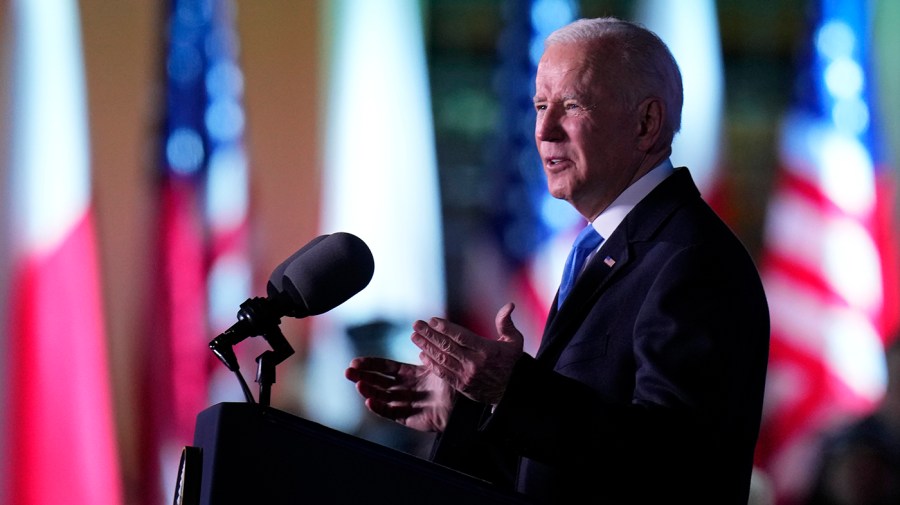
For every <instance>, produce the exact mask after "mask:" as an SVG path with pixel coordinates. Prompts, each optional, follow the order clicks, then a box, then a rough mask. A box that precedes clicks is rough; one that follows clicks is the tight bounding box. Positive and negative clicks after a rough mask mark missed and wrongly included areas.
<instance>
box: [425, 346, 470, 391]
mask: <svg viewBox="0 0 900 505" xmlns="http://www.w3.org/2000/svg"><path fill="white" fill-rule="evenodd" d="M419 359H420V360H422V365H423V366H424V367H425V368H427V369H428V370H429V371H430V372H431V373H433V374H434V375H436V376H437V377H440V379H441V380H443V381H444V382H446V383H447V384H449V385H450V387H452V388H453V389H458V388H459V385H460V383H461V379H460V376H459V373H458V371H457V370H454V369H452V368H449V367H447V366H446V365H444V364H441V363H438V362H437V361H436V360H435V359H434V358H432V357H431V356H429V355H428V354H426V353H425V352H422V353H419Z"/></svg>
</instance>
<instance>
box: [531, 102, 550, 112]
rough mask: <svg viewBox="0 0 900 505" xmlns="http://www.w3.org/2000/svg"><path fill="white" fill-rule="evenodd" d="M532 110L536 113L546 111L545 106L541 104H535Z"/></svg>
mask: <svg viewBox="0 0 900 505" xmlns="http://www.w3.org/2000/svg"><path fill="white" fill-rule="evenodd" d="M534 110H536V111H543V110H547V105H546V104H543V103H536V104H534Z"/></svg>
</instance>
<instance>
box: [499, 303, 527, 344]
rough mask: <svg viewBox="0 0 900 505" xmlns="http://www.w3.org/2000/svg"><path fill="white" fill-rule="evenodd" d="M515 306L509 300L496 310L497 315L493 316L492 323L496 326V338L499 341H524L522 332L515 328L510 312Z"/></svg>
mask: <svg viewBox="0 0 900 505" xmlns="http://www.w3.org/2000/svg"><path fill="white" fill-rule="evenodd" d="M515 308H516V304H515V303H513V302H509V303H507V304H506V305H504V306H503V307H501V308H500V310H499V311H497V316H496V317H495V318H494V325H495V326H496V327H497V335H499V337H498V339H497V340H500V341H501V342H524V341H525V337H523V336H522V332H520V331H519V329H518V328H516V325H515V323H513V320H512V313H513V310H515Z"/></svg>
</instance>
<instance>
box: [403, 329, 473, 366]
mask: <svg viewBox="0 0 900 505" xmlns="http://www.w3.org/2000/svg"><path fill="white" fill-rule="evenodd" d="M437 340H438V341H440V342H444V343H446V342H450V340H449V339H447V338H444V339H437ZM412 341H413V343H414V344H416V346H417V347H418V348H419V349H420V350H421V351H422V353H421V354H420V355H419V357H420V358H422V357H423V356H424V357H427V358H428V359H429V361H430V362H432V363H433V364H435V365H439V366H441V367H442V368H447V369H448V370H450V371H453V372H454V373H455V371H456V370H459V369H460V367H461V365H460V362H461V361H462V356H461V355H460V354H459V353H460V351H461V350H462V348H460V347H459V346H458V345H456V344H453V343H449V344H446V345H445V346H444V347H443V348H441V347H438V346H437V345H435V343H434V342H435V341H434V340H428V339H426V338H425V337H424V336H423V335H422V334H421V333H418V332H416V333H413V336H412ZM423 362H424V360H423Z"/></svg>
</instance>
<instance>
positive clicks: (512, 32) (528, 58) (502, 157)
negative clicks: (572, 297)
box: [465, 0, 584, 352]
mask: <svg viewBox="0 0 900 505" xmlns="http://www.w3.org/2000/svg"><path fill="white" fill-rule="evenodd" d="M577 14H578V8H577V5H576V2H574V1H571V0H533V1H527V0H526V1H522V0H509V1H506V2H504V3H503V16H504V19H503V22H504V27H503V31H502V32H501V33H500V36H499V38H498V48H497V51H498V67H497V69H496V75H495V79H494V83H495V89H494V91H495V94H496V96H497V98H498V100H499V107H500V114H499V115H498V117H499V118H500V122H499V123H498V125H497V134H496V135H497V138H496V139H495V140H494V141H493V142H491V143H490V145H491V150H490V152H488V157H487V165H488V168H487V169H488V170H489V171H490V176H491V178H490V179H489V180H490V181H492V185H491V187H490V191H491V192H492V195H493V197H492V198H491V201H492V202H493V205H494V206H493V208H492V209H491V216H490V226H491V236H490V238H489V240H488V241H486V244H485V245H484V246H483V247H477V248H476V250H475V252H474V254H473V256H472V257H471V258H470V259H469V260H468V261H467V262H466V268H467V269H468V271H467V272H466V274H465V275H466V276H467V284H468V285H470V286H471V287H472V288H471V289H470V290H469V291H468V293H467V300H466V301H467V307H466V308H465V312H466V317H468V319H469V321H467V324H469V325H470V326H472V327H473V329H476V330H478V331H480V332H481V333H482V334H484V335H494V334H495V332H496V330H495V329H494V316H495V314H496V312H497V310H498V309H500V307H502V306H503V305H504V304H505V303H507V302H509V301H513V302H515V303H516V307H517V308H516V311H515V312H514V313H513V319H514V320H515V321H516V324H517V326H518V327H519V329H520V330H522V333H523V334H524V335H525V336H526V342H525V348H526V350H527V351H529V352H535V351H536V350H537V346H538V344H539V342H540V337H541V334H542V331H543V327H544V322H545V321H546V319H547V314H548V312H549V309H550V304H551V303H552V301H553V296H554V294H555V293H556V288H557V287H558V286H559V282H560V279H561V278H562V269H563V264H564V262H565V258H566V255H567V254H568V251H569V248H570V247H571V245H572V242H573V240H574V239H575V235H576V234H577V233H578V230H579V229H580V227H579V224H581V225H583V222H584V219H583V218H582V217H581V216H580V215H578V213H577V212H576V211H575V210H574V209H572V208H571V207H570V206H569V204H567V203H566V202H564V201H561V200H556V199H554V198H553V197H551V196H550V194H549V193H548V192H547V182H546V178H545V177H544V171H543V168H542V163H541V160H540V157H539V155H538V152H537V149H536V147H535V144H534V101H533V96H534V78H535V73H536V71H537V64H538V62H539V61H540V59H541V56H542V55H543V54H544V39H546V38H547V36H548V35H550V33H552V32H553V31H554V30H556V29H557V28H560V27H562V26H564V25H566V24H568V23H570V22H572V21H574V20H575V18H576V16H577Z"/></svg>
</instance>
